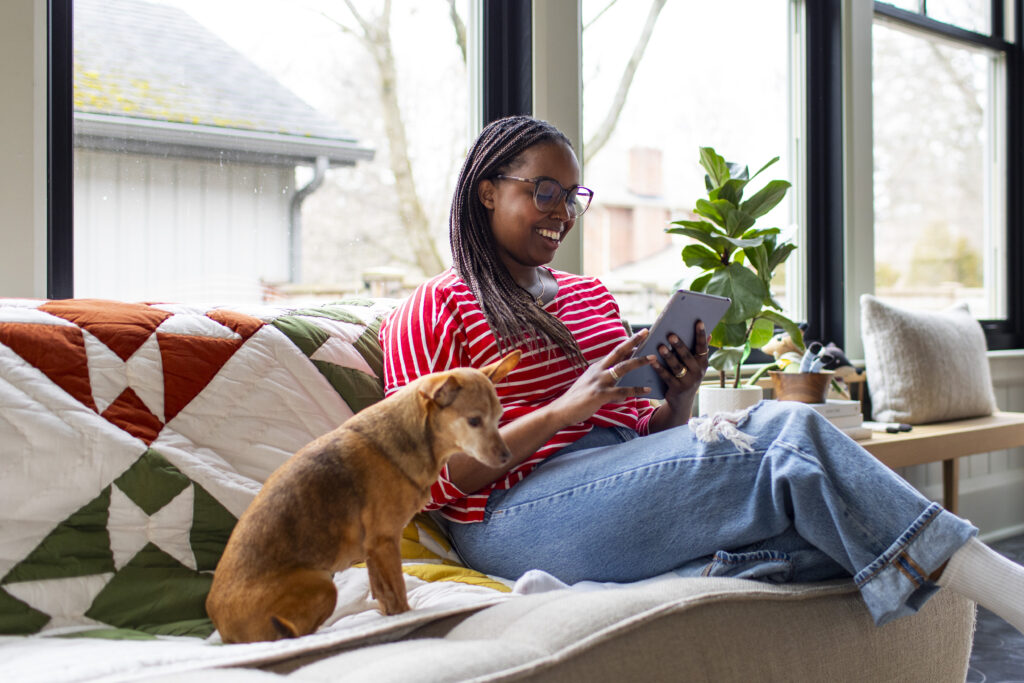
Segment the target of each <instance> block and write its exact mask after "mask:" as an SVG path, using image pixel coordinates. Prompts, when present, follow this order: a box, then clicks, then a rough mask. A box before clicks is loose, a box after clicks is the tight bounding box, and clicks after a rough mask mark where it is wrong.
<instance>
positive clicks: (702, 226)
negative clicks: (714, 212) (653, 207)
mask: <svg viewBox="0 0 1024 683" xmlns="http://www.w3.org/2000/svg"><path fill="white" fill-rule="evenodd" d="M669 225H681V226H683V227H684V228H691V229H693V230H701V231H703V232H706V233H708V234H709V235H710V234H712V233H718V234H721V232H722V231H721V230H719V229H718V228H716V227H715V226H714V225H712V224H711V223H708V222H707V221H672V222H671V223H669ZM665 232H670V233H672V234H675V235H682V234H684V233H682V232H681V231H680V230H679V228H665Z"/></svg>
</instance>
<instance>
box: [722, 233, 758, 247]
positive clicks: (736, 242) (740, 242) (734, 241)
mask: <svg viewBox="0 0 1024 683" xmlns="http://www.w3.org/2000/svg"><path fill="white" fill-rule="evenodd" d="M718 239H720V240H722V241H724V242H728V243H729V244H731V245H733V246H734V247H736V248H737V249H746V248H748V247H758V246H760V245H761V244H762V243H763V242H764V238H763V237H755V238H754V239H752V240H745V239H741V238H739V237H728V236H725V235H723V236H721V237H719V238H718Z"/></svg>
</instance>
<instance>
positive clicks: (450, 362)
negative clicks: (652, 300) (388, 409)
mask: <svg viewBox="0 0 1024 683" xmlns="http://www.w3.org/2000/svg"><path fill="white" fill-rule="evenodd" d="M551 274H552V275H553V276H554V278H555V280H556V281H557V282H558V293H557V295H556V296H555V298H554V300H553V301H551V302H550V303H548V304H547V305H546V306H545V310H547V312H548V313H551V314H552V315H554V316H556V317H557V318H558V319H559V320H561V321H562V323H564V324H565V326H566V327H567V328H568V329H569V331H570V332H571V333H572V335H573V336H574V337H575V338H576V342H577V343H578V344H579V346H580V350H582V352H583V356H584V357H585V358H586V360H587V362H588V363H594V362H596V361H599V360H600V359H602V358H603V357H604V356H606V355H608V353H610V352H611V350H612V349H613V348H615V346H616V345H617V344H619V343H620V342H622V341H623V340H624V339H625V338H626V331H625V329H624V328H623V326H622V320H621V316H620V314H619V306H618V304H617V303H616V301H615V298H614V297H613V296H612V295H611V292H609V291H608V289H607V288H606V287H605V286H604V285H603V284H601V282H600V281H598V280H597V279H595V278H591V277H583V276H580V275H573V274H572V273H564V272H561V271H557V270H552V271H551ZM380 342H381V346H382V347H383V350H384V389H385V394H386V395H390V394H392V393H394V392H395V391H396V390H398V389H399V388H400V387H402V386H404V385H405V384H408V383H409V382H411V381H412V380H414V379H416V378H417V377H419V376H421V375H425V374H427V373H430V372H441V371H444V370H449V369H451V368H455V367H476V368H478V367H482V366H484V365H487V364H489V363H493V362H495V361H497V360H499V359H500V357H501V354H500V353H499V351H498V346H497V343H496V341H495V338H494V334H493V332H492V331H491V328H490V326H489V325H488V324H487V320H486V319H485V318H484V314H483V311H482V310H481V309H480V306H479V305H478V304H477V301H476V298H475V297H474V296H473V293H472V292H471V291H470V289H469V287H468V286H466V283H465V282H463V281H462V279H461V278H460V277H459V276H458V275H457V274H456V273H455V271H454V270H453V269H448V270H447V271H445V272H444V273H441V274H440V275H438V276H436V277H434V278H432V279H430V280H428V281H427V282H425V283H423V284H422V285H420V286H419V287H418V288H417V289H416V291H415V292H413V293H412V294H411V295H410V296H409V298H408V299H406V300H405V301H404V302H403V303H402V304H401V305H400V306H399V307H398V308H397V309H395V311H394V312H392V313H391V315H390V316H388V318H387V319H386V320H385V321H384V322H383V324H382V325H381V328H380ZM522 351H523V356H522V358H521V359H520V361H519V364H518V365H517V366H516V367H515V369H514V370H513V371H512V372H511V373H510V374H509V375H508V377H506V378H505V380H504V381H502V382H500V383H499V384H498V385H497V387H496V389H497V392H498V399H499V400H500V401H501V405H502V407H503V408H504V413H503V414H502V416H501V424H502V425H504V424H507V423H509V422H512V421H513V420H516V419H518V418H520V417H522V416H523V415H527V414H529V413H531V412H533V411H535V410H537V409H538V408H541V407H543V406H545V405H547V404H548V403H550V402H551V401H553V400H554V399H555V398H557V397H558V396H560V395H561V394H562V393H563V392H565V391H566V390H567V389H568V388H569V387H570V386H571V385H572V383H573V382H575V381H576V379H577V378H578V377H579V376H580V375H581V374H583V368H580V367H574V366H573V365H572V363H571V361H570V360H569V358H568V357H567V356H566V355H565V353H564V352H563V351H562V350H561V349H560V348H559V347H558V346H556V345H554V344H546V345H545V346H544V347H542V348H539V349H533V350H527V349H522ZM653 412H654V407H653V406H652V405H651V404H650V402H649V401H647V400H646V399H636V398H630V399H628V400H626V401H625V402H622V403H608V404H605V405H603V406H601V408H600V409H598V411H597V412H596V413H594V415H593V416H591V417H590V418H589V419H588V420H586V421H585V422H582V423H580V424H576V425H572V426H569V427H566V428H564V429H562V430H561V431H559V432H558V433H557V434H555V435H554V436H553V437H552V438H551V440H549V441H548V442H547V443H546V444H544V445H543V446H542V447H541V448H540V449H539V450H538V451H537V452H536V453H534V454H533V455H532V456H531V457H530V458H528V459H526V460H525V461H523V462H522V463H520V464H518V465H516V466H515V467H514V468H512V469H511V470H510V471H509V472H508V473H507V474H506V475H505V476H503V477H502V478H500V479H498V480H497V481H495V482H494V483H492V484H490V485H488V486H486V487H484V488H483V489H481V490H479V491H477V492H475V493H471V494H467V493H465V492H464V491H460V490H459V489H458V488H457V487H456V486H455V485H454V484H453V483H452V482H451V480H450V479H449V477H448V468H447V467H445V468H444V470H442V472H441V475H440V477H439V478H438V480H437V482H436V483H435V484H434V485H433V486H432V487H431V502H430V503H428V504H427V507H426V508H425V509H427V510H441V513H442V514H443V515H444V516H445V517H447V518H448V519H450V520H452V521H454V522H479V521H482V520H483V518H484V507H485V506H486V504H487V498H488V496H489V495H490V492H491V491H493V490H494V489H507V488H510V487H511V486H513V485H515V484H516V483H518V482H520V481H522V479H523V478H524V477H525V476H526V475H527V474H529V473H530V472H531V471H532V470H533V469H534V468H535V467H536V466H537V465H538V464H539V463H540V462H541V461H542V460H544V458H546V457H548V456H549V455H551V454H552V453H555V452H556V451H558V450H559V449H561V448H563V447H564V446H567V445H569V444H571V443H573V442H574V441H576V440H577V439H579V438H580V437H582V436H583V435H585V434H586V433H587V432H589V431H590V430H591V429H592V428H593V427H595V426H601V427H610V426H623V427H628V428H631V429H635V430H636V431H638V432H639V433H641V434H645V433H646V432H647V429H648V423H649V422H650V419H651V414H652V413H653Z"/></svg>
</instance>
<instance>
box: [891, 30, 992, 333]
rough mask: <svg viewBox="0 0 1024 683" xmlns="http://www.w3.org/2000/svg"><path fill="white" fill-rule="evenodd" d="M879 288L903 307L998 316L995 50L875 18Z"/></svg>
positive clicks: (982, 316) (979, 315) (985, 316)
mask: <svg viewBox="0 0 1024 683" xmlns="http://www.w3.org/2000/svg"><path fill="white" fill-rule="evenodd" d="M873 43H874V48H873V49H874V57H873V58H874V75H873V79H874V80H873V100H874V165H875V182H874V194H875V286H876V288H877V293H878V295H879V296H880V297H882V298H884V299H887V300H889V301H892V302H894V303H897V304H899V305H902V306H906V307H908V308H919V309H941V308H945V307H947V306H949V305H951V304H954V303H959V302H966V303H968V304H969V306H970V308H971V311H972V312H973V313H974V314H975V315H977V316H978V317H980V318H987V317H999V316H1002V315H1004V313H1005V311H1004V310H1003V307H1002V304H1001V303H1000V301H1001V293H1002V292H1004V291H1005V278H1004V276H1003V275H1002V274H1001V272H1002V268H1001V263H1002V261H1003V260H1004V256H1003V254H1004V251H1003V249H1004V247H1003V241H1002V235H1003V232H1004V228H1003V227H1002V224H1001V223H999V222H997V219H996V218H995V217H996V216H1001V215H1002V212H1001V211H993V207H994V206H997V205H998V204H997V202H998V196H999V184H998V183H997V182H994V181H993V179H994V178H998V177H1000V175H1001V174H999V173H994V172H993V170H992V169H993V156H992V153H991V150H992V148H993V143H994V142H995V141H994V140H993V135H994V130H993V125H992V123H991V121H992V120H993V110H992V102H993V100H994V99H995V98H996V95H997V93H996V92H995V88H994V82H995V77H994V74H995V73H996V72H997V63H996V61H995V58H994V57H993V56H992V55H990V54H986V53H983V52H979V51H974V50H969V49H964V48H960V47H956V46H952V45H950V44H949V43H946V42H942V41H939V40H935V39H933V38H930V37H928V36H926V35H923V34H917V33H909V32H905V31H901V30H899V29H894V28H890V27H889V26H888V25H886V24H882V23H876V24H875V25H874V30H873Z"/></svg>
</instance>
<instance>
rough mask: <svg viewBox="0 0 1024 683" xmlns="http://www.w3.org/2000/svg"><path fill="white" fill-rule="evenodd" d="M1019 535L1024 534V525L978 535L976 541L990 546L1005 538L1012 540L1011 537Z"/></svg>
mask: <svg viewBox="0 0 1024 683" xmlns="http://www.w3.org/2000/svg"><path fill="white" fill-rule="evenodd" d="M1021 534H1024V524H1017V525H1016V526H1010V527H1004V528H1002V529H995V530H993V531H988V532H985V533H979V534H978V540H980V541H982V542H984V543H988V544H989V545H991V544H993V543H998V542H999V541H1002V540H1005V539H1007V538H1012V537H1013V536H1020V535H1021Z"/></svg>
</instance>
